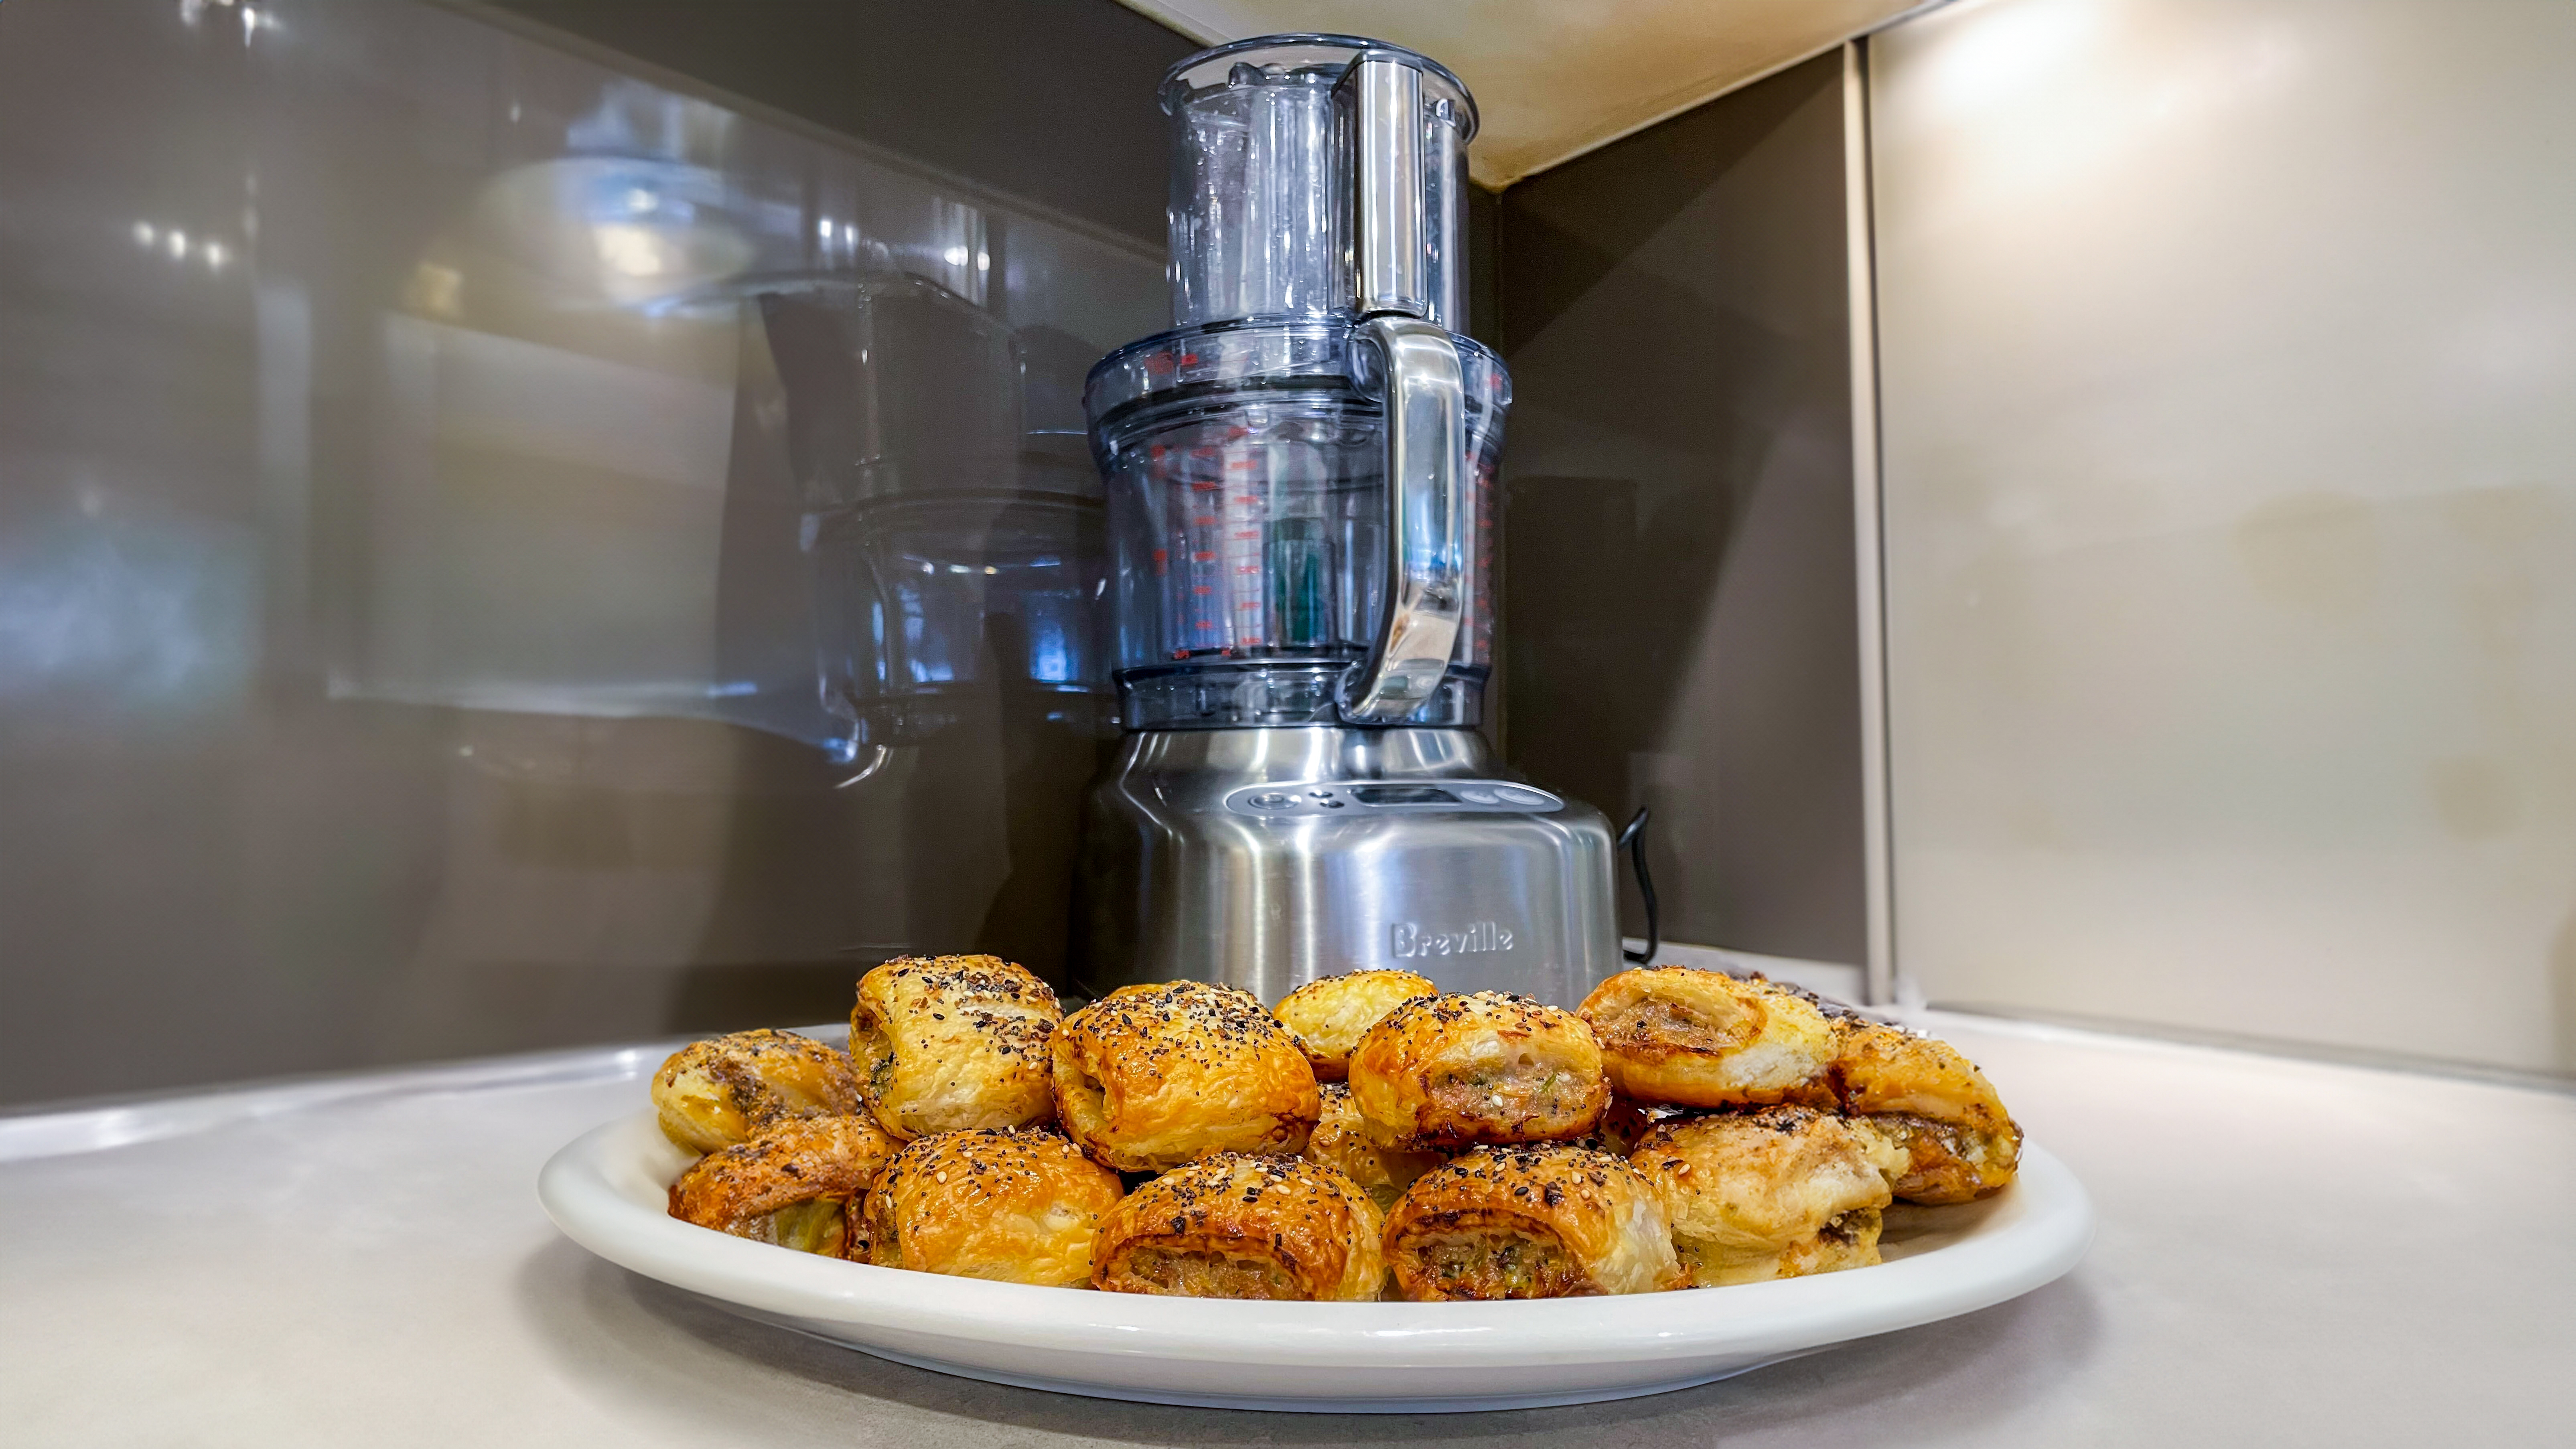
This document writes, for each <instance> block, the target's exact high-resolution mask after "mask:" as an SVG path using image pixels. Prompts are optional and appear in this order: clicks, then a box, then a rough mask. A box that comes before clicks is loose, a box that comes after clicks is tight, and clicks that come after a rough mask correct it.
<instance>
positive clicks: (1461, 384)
mask: <svg viewBox="0 0 2576 1449" xmlns="http://www.w3.org/2000/svg"><path fill="white" fill-rule="evenodd" d="M1357 331H1358V335H1359V336H1360V337H1361V338H1362V339H1364V340H1365V341H1367V342H1368V343H1369V344H1371V345H1373V346H1374V347H1375V348H1376V349H1377V352H1378V355H1379V357H1380V358H1381V359H1383V361H1384V364H1385V365H1384V368H1383V376H1384V378H1385V383H1386V473H1385V477H1386V512H1387V518H1386V580H1387V600H1386V623H1385V626H1384V627H1383V628H1382V629H1380V630H1379V632H1378V637H1377V642H1376V643H1375V645H1374V646H1372V647H1371V649H1370V650H1369V658H1368V663H1367V664H1366V665H1364V666H1362V672H1361V674H1360V676H1359V678H1360V683H1359V684H1358V685H1357V686H1356V687H1352V688H1346V689H1345V691H1344V692H1343V696H1342V697H1343V700H1344V705H1343V713H1344V714H1345V715H1347V716H1349V717H1350V718H1352V719H1355V720H1360V721H1364V722H1369V723H1377V724H1391V723H1393V722H1394V721H1396V720H1400V719H1402V718H1404V717H1405V716H1406V715H1409V714H1411V713H1413V712H1414V711H1415V710H1417V709H1420V708H1421V707H1422V705H1423V703H1424V702H1425V701H1426V700H1428V699H1430V698H1431V695H1432V692H1433V691H1435V690H1437V689H1438V688H1439V687H1440V681H1441V679H1442V677H1443V676H1445V675H1446V674H1447V673H1448V672H1449V656H1450V654H1451V653H1452V652H1453V651H1454V650H1455V649H1456V648H1457V645H1458V620H1459V617H1460V615H1461V614H1462V613H1464V611H1465V609H1466V603H1467V546H1466V545H1467V519H1466V512H1467V510H1466V506H1465V505H1466V501H1467V500H1466V487H1465V479H1464V478H1463V477H1462V476H1461V475H1462V473H1463V472H1464V468H1463V466H1462V465H1463V463H1464V460H1465V458H1466V452H1467V386H1466V379H1465V374H1464V372H1463V371H1462V369H1461V368H1460V366H1459V362H1458V344H1457V343H1456V342H1455V341H1454V340H1452V339H1451V338H1450V336H1449V334H1448V333H1447V332H1445V331H1442V330H1441V329H1440V328H1438V327H1435V326H1433V325H1431V324H1430V323H1428V322H1423V321H1418V320H1416V319H1414V318H1411V317H1371V318H1368V319H1367V320H1365V321H1363V322H1361V323H1360V324H1359V327H1358V329H1357Z"/></svg>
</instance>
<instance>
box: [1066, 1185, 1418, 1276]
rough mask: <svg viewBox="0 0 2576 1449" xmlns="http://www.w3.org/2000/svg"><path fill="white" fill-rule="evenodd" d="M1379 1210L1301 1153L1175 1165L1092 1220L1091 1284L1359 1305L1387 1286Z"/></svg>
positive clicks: (1358, 1191)
mask: <svg viewBox="0 0 2576 1449" xmlns="http://www.w3.org/2000/svg"><path fill="white" fill-rule="evenodd" d="M1383 1225H1384V1223H1383V1220H1382V1219H1381V1218H1380V1217H1379V1215H1378V1209H1377V1204H1375V1203H1373V1202H1371V1201H1369V1198H1368V1194H1367V1193H1364V1192H1362V1191H1360V1189H1359V1188H1358V1187H1357V1186H1356V1185H1354V1184H1353V1183H1352V1182H1351V1180H1350V1179H1349V1178H1346V1177H1344V1176H1342V1175H1341V1174H1340V1173H1338V1172H1335V1171H1334V1170H1333V1169H1331V1168H1329V1167H1325V1166H1323V1165H1321V1164H1319V1163H1314V1162H1309V1161H1307V1160H1306V1159H1304V1158H1301V1157H1253V1156H1247V1155H1245V1154H1242V1153H1235V1152H1223V1153H1219V1154H1217V1155H1216V1156H1214V1157H1202V1158H1200V1159H1199V1160H1198V1161H1196V1162H1193V1163H1191V1164H1189V1165H1188V1166H1186V1167H1175V1168H1173V1169H1172V1170H1171V1171H1169V1172H1167V1173H1164V1174H1163V1175H1162V1176H1160V1177H1158V1178H1155V1179H1154V1180H1153V1181H1152V1182H1149V1183H1146V1184H1145V1185H1144V1186H1143V1187H1140V1188H1138V1189H1136V1190H1135V1191H1134V1192H1132V1193H1129V1194H1128V1195H1127V1197H1126V1199H1125V1200H1124V1201H1122V1202H1120V1203H1119V1204H1118V1206H1116V1207H1115V1208H1112V1209H1110V1211H1109V1216H1108V1217H1106V1218H1104V1219H1102V1220H1101V1224H1100V1241H1099V1243H1098V1244H1097V1245H1096V1246H1095V1247H1094V1248H1093V1250H1092V1258H1093V1262H1092V1269H1091V1284H1092V1286H1093V1287H1095V1288H1103V1289H1107V1290H1109V1291H1110V1292H1113V1293H1156V1294H1164V1295H1170V1296H1179V1297H1185V1298H1284V1299H1297V1300H1310V1301H1314V1302H1351V1301H1368V1300H1373V1299H1375V1298H1376V1297H1377V1296H1378V1291H1379V1289H1380V1288H1381V1287H1383V1286H1384V1284H1385V1282H1386V1260H1385V1259H1384V1258H1382V1257H1380V1256H1379V1249H1378V1233H1379V1231H1380V1229H1381V1228H1382V1227H1383Z"/></svg>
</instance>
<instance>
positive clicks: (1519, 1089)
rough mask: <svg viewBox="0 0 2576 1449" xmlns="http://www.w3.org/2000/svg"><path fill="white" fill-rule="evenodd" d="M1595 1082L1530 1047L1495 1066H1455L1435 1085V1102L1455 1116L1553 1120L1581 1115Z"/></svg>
mask: <svg viewBox="0 0 2576 1449" xmlns="http://www.w3.org/2000/svg"><path fill="white" fill-rule="evenodd" d="M1590 1092H1591V1084H1590V1083H1589V1082H1587V1081H1586V1080H1585V1079H1584V1078H1582V1077H1580V1076H1577V1075H1576V1074H1575V1073H1573V1072H1570V1071H1567V1070H1565V1069H1564V1068H1563V1067H1560V1066H1558V1065H1557V1064H1555V1063H1553V1062H1545V1061H1541V1060H1539V1059H1538V1058H1537V1057H1536V1056H1534V1055H1532V1054H1531V1053H1529V1052H1522V1053H1521V1054H1520V1056H1519V1057H1517V1058H1516V1059H1514V1060H1512V1061H1510V1062H1506V1063H1502V1064H1499V1065H1495V1066H1480V1067H1476V1068H1472V1069H1469V1070H1466V1071H1458V1072H1450V1073H1448V1074H1446V1075H1444V1076H1442V1077H1441V1078H1440V1079H1439V1080H1437V1081H1435V1082H1433V1083H1432V1085H1431V1093H1430V1096H1431V1102H1432V1105H1434V1106H1435V1107H1438V1108H1439V1109H1440V1110H1441V1111H1442V1112H1443V1113H1444V1114H1446V1115H1447V1116H1448V1117H1449V1118H1450V1119H1451V1120H1452V1121H1457V1120H1465V1121H1470V1122H1475V1121H1486V1122H1499V1123H1503V1124H1506V1125H1509V1126H1512V1127H1521V1126H1524V1125H1528V1124H1537V1125H1541V1126H1552V1125H1557V1124H1560V1123H1570V1122H1573V1121H1576V1120H1577V1117H1576V1114H1578V1113H1580V1112H1581V1111H1582V1110H1583V1108H1584V1107H1585V1106H1586V1105H1587V1104H1588V1100H1589V1096H1590Z"/></svg>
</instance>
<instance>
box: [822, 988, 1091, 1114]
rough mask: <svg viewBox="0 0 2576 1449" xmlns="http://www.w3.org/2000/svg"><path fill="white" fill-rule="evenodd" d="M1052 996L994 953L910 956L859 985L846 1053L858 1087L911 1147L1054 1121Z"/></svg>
mask: <svg viewBox="0 0 2576 1449" xmlns="http://www.w3.org/2000/svg"><path fill="white" fill-rule="evenodd" d="M1063 1018H1064V1011H1063V1009H1062V1008H1061V1007H1059V1006H1057V1005H1056V1000H1055V992H1054V991H1052V990H1050V989H1048V987H1047V984H1046V983H1045V982H1043V981H1041V980H1039V979H1038V978H1037V976H1036V975H1035V974H1034V973H1032V972H1031V971H1029V970H1028V969H1027V968H1026V967H1023V966H1019V965H1015V964H1013V963H1012V962H1009V961H1005V960H1003V959H1002V958H1000V957H998V956H938V957H923V956H904V957H898V958H896V959H895V960H892V961H888V962H886V963H885V964H884V965H882V966H879V967H877V968H876V969H875V970H873V971H870V972H869V973H868V974H867V975H865V976H862V977H860V978H859V1001H858V1005H857V1006H856V1007H855V1008H854V1009H852V1011H851V1012H850V1055H851V1057H853V1058H854V1059H856V1061H857V1062H858V1068H859V1086H860V1090H862V1091H863V1092H865V1093H866V1094H867V1099H868V1108H869V1110H871V1111H873V1112H875V1113H876V1117H877V1121H879V1122H881V1123H883V1124H884V1125H885V1129H886V1130H887V1131H888V1132H891V1133H893V1134H894V1135H896V1136H897V1137H901V1138H903V1139H905V1140H906V1141H910V1140H911V1139H913V1138H915V1137H928V1136H930V1135H932V1134H934V1133H939V1132H963V1131H966V1130H968V1129H969V1128H975V1127H1026V1126H1030V1125H1032V1124H1034V1123H1039V1122H1044V1121H1047V1120H1049V1119H1050V1118H1052V1117H1054V1116H1055V1097H1054V1094H1053V1092H1052V1091H1051V1090H1050V1086H1049V1082H1050V1071H1049V1068H1048V1062H1047V1038H1048V1036H1050V1035H1051V1034H1052V1033H1053V1032H1054V1031H1055V1024H1056V1023H1057V1022H1058V1021H1060V1020H1062V1019H1063Z"/></svg>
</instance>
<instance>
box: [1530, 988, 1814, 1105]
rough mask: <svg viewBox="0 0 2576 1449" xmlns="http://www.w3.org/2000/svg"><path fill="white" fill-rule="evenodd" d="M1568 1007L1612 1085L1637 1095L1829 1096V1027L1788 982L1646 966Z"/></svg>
mask: <svg viewBox="0 0 2576 1449" xmlns="http://www.w3.org/2000/svg"><path fill="white" fill-rule="evenodd" d="M1576 1011H1577V1014H1579V1015H1580V1016H1582V1018H1583V1019H1584V1020H1585V1021H1588V1022H1590V1023H1591V1024H1592V1029H1593V1031H1595V1032H1596V1033H1598V1034H1599V1035H1600V1038H1601V1053H1602V1055H1603V1056H1604V1057H1605V1058H1606V1059H1607V1060H1608V1064H1609V1070H1610V1080H1611V1081H1612V1083H1614V1084H1615V1085H1616V1086H1617V1087H1618V1089H1619V1091H1620V1092H1621V1093H1623V1094H1625V1095H1627V1096H1631V1097H1634V1098H1636V1099H1637V1100H1638V1101H1640V1102H1673V1103H1679V1104H1681V1105H1683V1106H1689V1107H1732V1106H1745V1105H1768V1104H1770V1103H1774V1102H1803V1103H1806V1104H1807V1105H1810V1106H1830V1105H1832V1103H1833V1088H1832V1082H1831V1080H1830V1079H1829V1078H1828V1077H1827V1075H1826V1068H1827V1067H1828V1066H1829V1065H1830V1064H1831V1063H1832V1061H1833V1058H1834V1031H1833V1026H1832V1024H1831V1023H1829V1022H1828V1021H1827V1020H1826V1019H1825V1014H1824V1012H1823V1011H1821V1010H1819V1009H1818V1007H1817V1005H1816V1003H1815V1002H1814V1000H1812V999H1811V998H1809V997H1808V996H1807V995H1806V994H1805V993H1803V992H1800V991H1798V990H1796V989H1795V988H1792V987H1784V986H1779V985H1776V984H1774V983H1772V982H1769V981H1764V980H1762V979H1760V978H1758V977H1757V978H1754V979H1752V980H1743V979H1739V978H1737V977H1733V976H1729V975H1727V974H1726V973H1725V972H1723V971H1702V970H1699V969H1698V968H1696V967H1690V966H1646V967H1639V968H1637V969H1635V970H1632V971H1622V972H1620V973H1619V974H1618V975H1616V976H1613V977H1611V978H1610V979H1609V980H1607V981H1604V982H1602V983H1601V984H1600V985H1599V986H1596V987H1594V988H1593V989H1592V994H1591V995H1589V996H1587V997H1585V998H1583V1005H1582V1006H1580V1007H1578V1008H1576Z"/></svg>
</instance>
